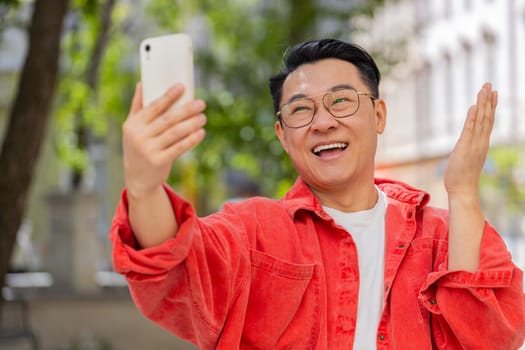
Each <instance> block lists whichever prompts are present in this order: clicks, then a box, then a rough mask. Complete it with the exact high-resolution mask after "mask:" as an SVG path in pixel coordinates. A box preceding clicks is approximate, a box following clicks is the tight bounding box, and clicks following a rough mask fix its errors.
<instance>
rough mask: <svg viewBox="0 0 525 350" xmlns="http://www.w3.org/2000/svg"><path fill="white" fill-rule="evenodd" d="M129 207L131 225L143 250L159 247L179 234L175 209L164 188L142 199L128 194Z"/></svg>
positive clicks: (159, 188)
mask: <svg viewBox="0 0 525 350" xmlns="http://www.w3.org/2000/svg"><path fill="white" fill-rule="evenodd" d="M128 205H129V221H130V225H131V228H132V229H133V232H134V234H135V238H136V239H137V241H138V243H139V245H140V246H141V247H142V248H148V247H152V246H156V245H159V244H161V243H163V242H164V241H166V240H167V239H169V238H172V237H175V235H176V234H177V231H178V224H177V220H176V219H175V215H174V213H173V207H172V205H171V202H170V200H169V198H168V195H167V194H166V191H165V190H164V188H163V187H162V186H158V187H157V189H156V190H154V191H152V192H151V193H148V194H147V195H142V196H140V197H137V196H134V195H133V194H132V193H131V192H128Z"/></svg>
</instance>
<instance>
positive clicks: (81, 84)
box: [53, 0, 135, 191]
mask: <svg viewBox="0 0 525 350" xmlns="http://www.w3.org/2000/svg"><path fill="white" fill-rule="evenodd" d="M72 5H73V6H72V9H71V11H70V16H69V18H70V21H69V25H70V28H68V29H69V30H68V31H67V33H65V38H64V50H63V54H64V64H63V69H62V74H61V77H60V84H59V89H58V98H57V100H58V101H57V108H56V111H55V114H56V121H57V126H58V127H57V132H56V134H55V135H53V136H54V138H53V139H54V142H55V146H56V150H57V153H58V156H59V158H60V159H61V160H62V161H63V162H64V163H65V164H66V165H67V166H68V167H69V168H70V169H71V179H70V188H71V189H72V190H73V191H75V190H78V189H79V188H80V186H81V184H82V179H83V176H84V172H85V170H86V168H87V167H88V163H89V159H88V158H89V157H88V147H89V145H90V144H91V143H92V142H94V140H95V139H103V138H104V136H105V134H106V131H107V128H108V124H109V123H108V121H109V120H110V117H112V116H115V115H118V116H120V115H122V114H125V111H124V110H125V109H127V107H128V100H129V98H130V93H131V92H130V90H132V87H133V86H134V83H133V81H134V80H135V76H134V74H133V73H130V69H129V68H128V67H126V63H127V62H126V60H125V57H126V56H125V55H122V53H123V52H126V51H129V50H130V49H129V48H128V47H129V46H130V37H129V33H128V32H127V30H126V29H125V26H126V24H127V22H126V20H127V18H128V16H129V8H128V7H127V6H126V5H122V6H118V5H121V3H119V1H118V0H104V1H99V0H75V1H74V2H73V4H72ZM130 87H131V88H130ZM98 142H101V141H100V140H98Z"/></svg>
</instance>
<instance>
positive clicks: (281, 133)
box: [275, 120, 288, 153]
mask: <svg viewBox="0 0 525 350" xmlns="http://www.w3.org/2000/svg"><path fill="white" fill-rule="evenodd" d="M275 135H277V138H278V139H279V142H281V145H282V146H283V148H284V150H285V152H286V153H288V143H287V142H286V136H285V134H284V130H283V125H282V124H281V121H280V120H276V121H275Z"/></svg>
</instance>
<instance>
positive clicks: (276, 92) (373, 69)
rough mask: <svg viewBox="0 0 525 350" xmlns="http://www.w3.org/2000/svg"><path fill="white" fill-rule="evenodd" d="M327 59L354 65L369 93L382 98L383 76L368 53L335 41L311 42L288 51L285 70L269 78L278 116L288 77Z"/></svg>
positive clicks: (356, 46)
mask: <svg viewBox="0 0 525 350" xmlns="http://www.w3.org/2000/svg"><path fill="white" fill-rule="evenodd" d="M326 58H336V59H340V60H344V61H347V62H350V63H351V64H353V65H354V66H355V67H356V68H357V70H358V71H359V74H360V76H361V79H363V82H364V83H365V84H366V85H367V87H368V88H369V89H370V92H371V93H372V94H373V95H374V96H375V97H379V81H380V79H381V74H380V72H379V69H378V68H377V65H376V63H375V62H374V59H373V58H372V56H370V54H369V53H368V52H366V51H365V50H364V49H362V48H361V47H359V46H358V45H355V44H350V43H347V42H344V41H340V40H336V39H321V40H312V41H306V42H304V43H300V44H297V45H295V46H293V47H291V48H288V49H287V50H286V52H285V54H284V59H283V61H284V67H283V68H282V69H281V71H280V72H279V73H277V74H276V75H274V76H273V77H271V78H270V84H269V86H270V93H271V95H272V100H273V108H274V110H275V113H277V112H278V111H279V104H280V101H281V98H282V87H283V83H284V81H285V80H286V77H288V75H289V74H290V73H292V72H293V71H295V70H296V69H297V68H299V67H300V66H302V65H303V64H307V63H314V62H317V61H319V60H322V59H326Z"/></svg>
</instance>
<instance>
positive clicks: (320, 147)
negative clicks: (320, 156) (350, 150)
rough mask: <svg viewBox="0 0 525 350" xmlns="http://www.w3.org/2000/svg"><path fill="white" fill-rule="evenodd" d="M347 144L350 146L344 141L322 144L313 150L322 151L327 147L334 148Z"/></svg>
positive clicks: (344, 146)
mask: <svg viewBox="0 0 525 350" xmlns="http://www.w3.org/2000/svg"><path fill="white" fill-rule="evenodd" d="M346 146H348V144H347V143H343V142H336V143H331V144H329V145H320V146H317V147H315V148H314V149H313V152H314V153H319V152H321V151H325V150H327V149H333V148H346Z"/></svg>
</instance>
